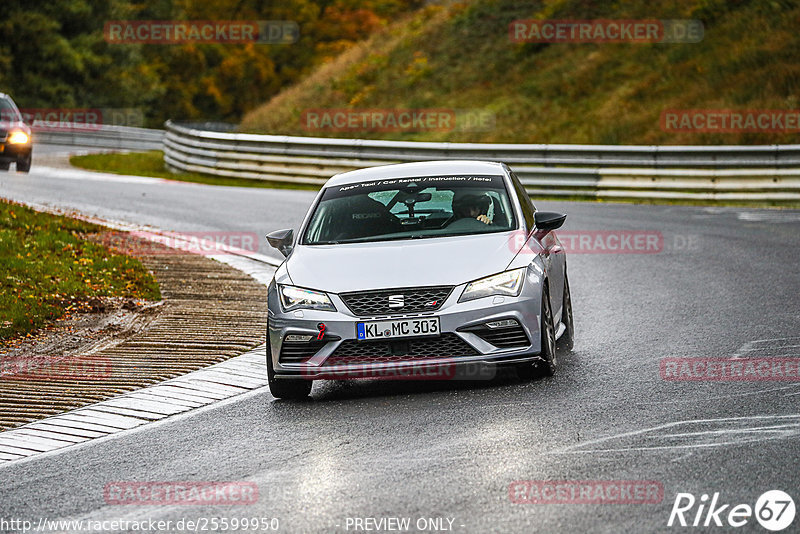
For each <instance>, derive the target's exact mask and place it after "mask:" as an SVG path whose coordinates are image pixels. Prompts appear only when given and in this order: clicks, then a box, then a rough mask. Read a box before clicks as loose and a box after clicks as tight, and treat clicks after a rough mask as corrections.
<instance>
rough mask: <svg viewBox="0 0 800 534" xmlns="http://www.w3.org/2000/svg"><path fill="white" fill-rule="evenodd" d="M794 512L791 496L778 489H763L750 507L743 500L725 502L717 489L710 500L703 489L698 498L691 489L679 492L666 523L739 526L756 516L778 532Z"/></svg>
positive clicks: (763, 524)
mask: <svg viewBox="0 0 800 534" xmlns="http://www.w3.org/2000/svg"><path fill="white" fill-rule="evenodd" d="M794 515H795V505H794V500H793V499H792V498H791V497H790V496H789V494H788V493H786V492H784V491H781V490H770V491H767V492H765V493H763V494H762V495H761V496H760V497H759V498H758V499H757V500H756V504H755V506H752V507H751V506H750V505H749V504H744V503H742V504H736V505H733V504H730V503H725V502H724V501H723V500H722V499H721V498H720V494H719V492H717V493H714V495H713V496H711V498H710V502H709V496H708V494H705V493H704V494H703V495H701V496H700V498H699V499H697V498H695V496H694V495H692V494H691V493H678V494H677V495H676V496H675V502H674V503H673V505H672V511H671V512H670V514H669V520H668V521H667V526H668V527H672V526H679V527H715V526H716V527H732V528H738V527H743V526H745V525H747V524H748V523H749V522H750V520H751V519H752V518H753V516H755V518H756V521H758V523H759V524H760V525H761V526H762V527H764V528H765V529H767V530H770V531H773V532H778V531H781V530H784V529H786V528H787V527H788V526H789V525H791V524H792V522H793V521H794Z"/></svg>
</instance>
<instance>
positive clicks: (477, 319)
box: [267, 271, 542, 379]
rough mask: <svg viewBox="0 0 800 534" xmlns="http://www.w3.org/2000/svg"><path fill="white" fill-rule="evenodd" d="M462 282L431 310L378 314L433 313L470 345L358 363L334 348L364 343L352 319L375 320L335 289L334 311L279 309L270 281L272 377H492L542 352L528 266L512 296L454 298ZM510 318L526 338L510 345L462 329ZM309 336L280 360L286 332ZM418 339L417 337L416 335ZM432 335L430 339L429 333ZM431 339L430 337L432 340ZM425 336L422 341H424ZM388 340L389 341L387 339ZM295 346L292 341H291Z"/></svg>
mask: <svg viewBox="0 0 800 534" xmlns="http://www.w3.org/2000/svg"><path fill="white" fill-rule="evenodd" d="M465 286H466V284H461V285H458V286H456V287H455V289H454V290H453V291H452V293H451V294H450V296H449V297H448V298H447V300H446V301H445V302H444V304H443V305H442V307H441V308H440V309H439V310H437V311H435V312H426V313H412V314H406V315H404V314H395V315H392V316H391V317H386V316H381V317H380V319H387V318H391V319H395V318H412V317H430V316H435V317H438V318H439V321H440V334H441V336H449V338H450V339H452V336H457V337H458V338H459V339H460V341H458V343H459V344H461V342H463V343H465V344H466V346H468V347H469V350H466V351H461V352H462V353H461V354H455V355H454V354H448V353H447V352H444V353H442V354H440V355H438V354H431V353H428V354H427V355H426V357H424V358H417V357H414V355H413V354H411V355H405V356H404V355H402V354H401V355H400V356H398V357H392V356H390V355H386V356H385V357H381V356H376V357H374V358H369V359H368V361H366V359H364V358H361V359H360V361H358V363H341V359H339V358H337V354H339V352H341V351H338V352H337V349H339V348H340V347H343V344H344V343H350V346H352V345H353V344H355V343H357V344H365V343H376V342H373V341H357V340H356V323H357V322H361V321H369V320H375V319H379V318H378V317H359V316H356V315H354V314H353V313H352V312H351V311H350V310H349V309H348V307H347V306H346V305H345V304H344V302H343V301H342V299H341V298H339V296H338V295H335V294H329V296H330V298H331V300H332V301H333V304H334V306H335V307H336V310H337V311H335V312H328V311H319V310H302V311H300V312H298V311H292V312H284V311H283V310H282V309H281V307H280V304H279V302H278V294H277V286H276V284H275V282H274V281H273V283H272V284H270V287H269V290H268V306H269V327H268V339H267V343H268V352H267V357H269V358H272V366H273V369H274V371H275V376H276V378H305V379H318V378H359V377H370V376H374V377H386V378H400V379H402V378H409V379H413V378H422V379H424V378H436V377H441V378H454V377H464V378H468V379H469V378H473V379H474V378H485V377H491V376H493V372H494V370H495V368H496V367H497V366H498V365H508V364H516V363H523V362H527V361H535V360H538V359H539V353H540V351H541V347H540V340H541V335H540V331H539V325H540V317H539V313H540V312H539V311H540V310H541V300H540V299H541V294H542V291H541V280H540V279H539V278H538V276H536V273H535V272H533V271H529V276H528V277H526V280H525V283H524V284H523V288H522V291H521V293H520V295H519V296H517V297H508V296H505V297H485V298H480V299H476V300H472V301H468V302H458V299H459V297H460V296H461V294H462V292H463V290H464V287H465ZM504 319H514V320H516V321H517V323H518V324H519V327H520V328H521V329H522V330H523V331H524V333H525V336H526V337H527V342H526V343H524V344H517V345H515V346H513V347H498V346H496V345H494V344H492V343H490V342H488V341H487V340H486V339H484V337H482V336H481V335H479V334H478V333H474V332H471V331H465V329H469V328H470V327H479V326H480V325H483V324H485V323H486V322H488V321H498V320H504ZM320 323H324V325H325V330H324V338H323V340H322V341H317V340H316V337H317V335H318V334H319V328H318V326H319V324H320ZM291 334H299V335H311V336H314V339H313V340H312V343H316V344H317V345H315V347H314V348H311V349H310V352H311V351H313V355H311V356H310V357H308V358H307V359H305V360H304V361H292V362H286V361H281V356H282V349H283V344H284V339H285V337H286V336H287V335H291ZM419 339H422V338H419ZM433 339H435V338H433ZM433 339H431V340H433ZM423 341H424V340H423ZM386 343H390V341H386ZM295 346H296V345H295Z"/></svg>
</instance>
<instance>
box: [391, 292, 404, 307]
mask: <svg viewBox="0 0 800 534" xmlns="http://www.w3.org/2000/svg"><path fill="white" fill-rule="evenodd" d="M404 305H405V301H404V298H403V295H389V307H390V308H402V307H403V306H404Z"/></svg>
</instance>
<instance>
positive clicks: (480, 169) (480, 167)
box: [325, 160, 504, 187]
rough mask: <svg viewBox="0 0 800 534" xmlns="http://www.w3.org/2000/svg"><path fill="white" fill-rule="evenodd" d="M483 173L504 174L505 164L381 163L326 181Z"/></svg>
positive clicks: (360, 180)
mask: <svg viewBox="0 0 800 534" xmlns="http://www.w3.org/2000/svg"><path fill="white" fill-rule="evenodd" d="M482 174H492V175H504V172H503V164H502V163H497V162H493V161H473V160H445V161H422V162H417V163H397V164H394V165H380V166H378V167H367V168H366V169H358V170H356V171H349V172H343V173H341V174H337V175H335V176H333V177H332V178H331V179H330V180H328V181H327V182H326V183H325V187H328V186H336V185H343V184H353V183H360V182H368V181H371V180H386V179H391V178H411V177H414V176H459V175H482Z"/></svg>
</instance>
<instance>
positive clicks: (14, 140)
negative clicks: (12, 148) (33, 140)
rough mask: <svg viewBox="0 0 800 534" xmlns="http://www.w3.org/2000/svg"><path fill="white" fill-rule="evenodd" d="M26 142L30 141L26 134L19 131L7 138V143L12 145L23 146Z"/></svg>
mask: <svg viewBox="0 0 800 534" xmlns="http://www.w3.org/2000/svg"><path fill="white" fill-rule="evenodd" d="M28 141H30V137H28V134H26V133H25V132H21V131H19V130H17V131H14V132H11V135H9V136H8V142H9V143H11V144H12V145H24V144H26V143H27V142H28Z"/></svg>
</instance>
